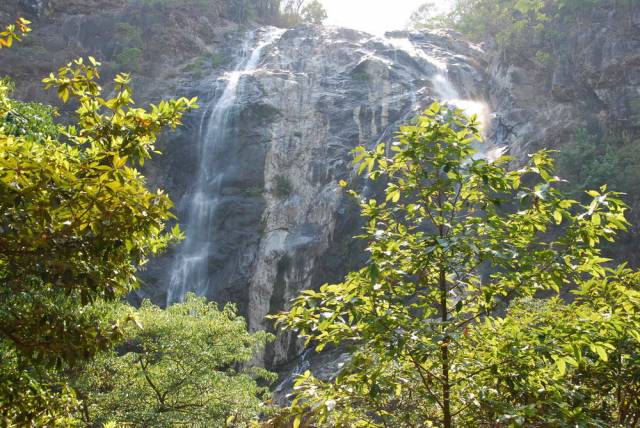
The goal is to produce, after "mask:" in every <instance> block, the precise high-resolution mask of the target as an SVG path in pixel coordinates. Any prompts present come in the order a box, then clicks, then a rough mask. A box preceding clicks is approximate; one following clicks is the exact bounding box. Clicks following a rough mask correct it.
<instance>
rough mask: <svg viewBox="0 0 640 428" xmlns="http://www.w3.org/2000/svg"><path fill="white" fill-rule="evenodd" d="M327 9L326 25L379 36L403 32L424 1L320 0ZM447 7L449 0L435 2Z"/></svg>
mask: <svg viewBox="0 0 640 428" xmlns="http://www.w3.org/2000/svg"><path fill="white" fill-rule="evenodd" d="M320 1H321V2H322V4H323V5H324V7H325V8H326V9H327V14H328V15H329V19H328V20H327V24H329V25H338V26H340V27H347V28H354V29H356V30H362V31H366V32H368V33H373V34H378V35H382V34H384V32H385V31H391V30H402V29H404V28H405V27H406V25H407V24H408V22H409V17H410V16H411V13H412V12H413V11H415V10H416V9H417V8H418V7H420V5H422V4H423V3H425V0H320ZM436 1H437V2H438V3H442V5H443V6H444V5H446V4H447V3H448V1H449V0H436Z"/></svg>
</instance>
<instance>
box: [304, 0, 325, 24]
mask: <svg viewBox="0 0 640 428" xmlns="http://www.w3.org/2000/svg"><path fill="white" fill-rule="evenodd" d="M326 19H327V11H326V10H325V8H324V6H322V3H320V2H319V1H318V0H313V1H311V2H309V3H307V4H306V5H305V7H304V8H303V9H302V20H303V21H305V22H309V23H311V24H315V25H322V23H323V22H324V21H325V20H326Z"/></svg>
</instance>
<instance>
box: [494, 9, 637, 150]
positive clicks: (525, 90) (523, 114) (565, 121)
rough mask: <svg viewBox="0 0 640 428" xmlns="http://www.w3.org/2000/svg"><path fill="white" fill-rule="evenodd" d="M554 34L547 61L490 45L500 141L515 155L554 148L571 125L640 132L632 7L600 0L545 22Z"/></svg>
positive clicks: (532, 48) (593, 129)
mask: <svg viewBox="0 0 640 428" xmlns="http://www.w3.org/2000/svg"><path fill="white" fill-rule="evenodd" d="M549 25H551V26H553V27H554V30H555V32H556V33H557V36H556V38H555V39H554V40H553V41H552V47H551V52H550V53H551V55H550V60H549V61H550V62H549V63H547V64H542V63H540V62H539V61H538V60H537V59H536V58H535V53H536V49H537V48H541V47H542V46H543V45H548V44H549V43H550V41H549V40H544V41H540V42H539V43H537V44H536V43H532V45H531V46H529V48H530V49H529V51H523V53H524V56H523V55H520V56H519V57H518V58H505V57H504V56H503V55H501V54H499V53H498V52H496V51H494V52H495V54H494V55H492V60H491V61H490V65H489V67H488V70H487V72H488V74H489V75H490V76H491V85H490V89H491V95H492V100H491V101H492V105H493V106H494V107H495V113H496V116H497V120H496V123H497V135H498V139H499V142H500V143H504V144H506V145H507V146H508V147H510V149H511V154H513V155H514V156H516V157H517V158H519V159H522V158H524V157H525V156H526V154H527V153H531V152H532V151H534V150H537V149H540V148H545V147H546V148H553V149H559V148H562V145H563V144H565V143H567V142H569V141H571V139H572V138H573V134H575V132H576V131H577V130H578V129H581V128H584V129H587V130H588V131H589V132H590V133H592V134H595V135H605V134H608V133H612V132H615V133H621V132H626V133H628V134H629V136H630V137H631V138H633V137H634V136H635V137H637V136H638V135H640V134H639V131H640V120H638V118H639V117H640V116H639V114H640V67H639V66H640V7H639V5H638V4H637V2H635V1H631V2H620V1H614V0H611V1H603V2H601V3H600V4H599V5H597V6H592V7H591V8H588V9H586V10H585V11H583V12H581V13H580V14H578V15H575V16H563V17H562V19H558V20H556V21H553V22H551V23H550V24H549Z"/></svg>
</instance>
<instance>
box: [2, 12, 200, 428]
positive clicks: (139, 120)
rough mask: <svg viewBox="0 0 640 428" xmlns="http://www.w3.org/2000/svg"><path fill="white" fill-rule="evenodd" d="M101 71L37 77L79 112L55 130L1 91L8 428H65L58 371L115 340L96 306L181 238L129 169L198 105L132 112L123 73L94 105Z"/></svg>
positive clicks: (40, 110) (163, 201)
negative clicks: (21, 427)
mask: <svg viewBox="0 0 640 428" xmlns="http://www.w3.org/2000/svg"><path fill="white" fill-rule="evenodd" d="M23 22H24V21H23ZM12 37H14V38H15V36H12ZM7 43H8V42H7ZM98 66H99V64H98V63H97V62H96V61H95V60H94V59H93V58H90V59H89V61H88V62H86V63H85V61H83V60H76V61H74V62H73V63H70V64H68V65H67V66H65V67H62V68H61V69H60V70H59V72H58V73H57V74H53V73H52V74H51V75H50V76H49V77H48V78H47V79H45V83H46V86H47V88H56V89H57V92H58V95H59V96H60V98H61V99H62V100H63V101H65V102H66V101H68V100H69V99H74V102H76V103H77V105H78V107H77V110H76V111H77V115H78V117H77V123H76V124H74V125H70V126H66V127H57V129H56V127H54V126H53V125H52V123H53V122H52V121H53V118H52V116H53V110H52V109H51V108H49V107H46V106H42V105H38V104H24V103H19V102H16V101H14V100H11V99H10V98H9V90H10V88H9V87H8V86H7V84H6V81H2V83H1V84H0V230H1V231H2V235H0V279H1V282H2V286H1V287H0V299H1V300H2V302H3V303H2V311H0V352H1V353H2V355H1V360H2V362H3V363H2V364H3V371H2V382H1V386H0V412H1V413H2V415H3V417H4V418H5V423H6V424H9V425H11V424H14V423H15V424H18V425H23V424H27V423H30V424H36V425H55V424H56V423H59V424H62V425H64V424H66V422H65V421H66V418H67V417H69V414H68V412H69V409H70V408H71V407H72V401H73V393H72V392H71V391H68V388H67V387H66V386H65V385H64V384H59V382H58V381H56V379H55V376H54V374H55V371H56V369H58V368H60V367H62V366H65V365H73V364H75V363H77V362H79V361H81V360H84V359H87V358H90V357H91V356H93V355H95V354H96V353H97V352H99V351H102V350H104V349H107V348H108V347H109V345H110V344H111V343H112V342H113V341H114V340H117V339H118V338H120V337H121V329H120V328H119V324H118V323H115V324H114V323H104V322H100V320H101V316H100V313H99V311H98V310H97V308H96V307H95V306H94V305H93V302H95V301H96V300H100V299H102V300H106V301H111V300H115V299H118V298H120V297H121V296H123V295H124V294H126V293H128V292H129V291H130V290H132V289H133V288H134V287H135V286H136V285H137V279H136V276H135V275H136V271H137V269H138V268H139V267H140V266H142V265H144V264H145V262H146V260H147V259H148V257H150V256H151V255H153V254H157V253H158V252H160V251H162V250H163V249H164V248H166V246H167V245H168V244H169V243H170V242H172V241H174V240H176V239H177V238H179V237H180V232H179V230H178V229H177V228H175V229H174V230H173V231H172V232H171V233H166V232H164V229H165V222H166V221H167V220H168V219H170V218H171V217H172V215H171V213H170V209H171V207H172V205H171V201H170V200H169V198H168V197H167V196H166V195H165V194H164V193H163V192H162V191H158V192H151V191H149V190H148V189H147V188H146V186H145V181H144V178H143V177H142V176H141V174H140V173H139V172H138V170H137V169H136V167H137V166H138V165H141V164H142V163H143V162H144V160H145V159H148V158H149V157H150V156H151V153H153V152H154V151H155V149H154V143H155V141H156V138H157V137H158V135H159V134H160V132H162V130H163V129H164V128H166V127H171V128H175V127H176V126H178V125H179V124H180V119H181V117H182V115H183V114H184V113H185V112H186V111H188V110H190V109H192V108H193V107H195V100H187V99H179V100H171V101H163V102H161V103H160V104H158V105H155V106H151V108H150V109H149V110H145V109H143V108H136V107H134V105H133V99H132V97H131V94H132V92H131V89H130V87H129V86H128V84H129V77H128V76H127V75H118V76H117V77H116V78H115V84H116V85H115V90H114V94H115V95H114V96H113V97H112V98H107V99H105V98H102V95H101V88H100V86H99V85H98V83H97V82H96V79H97V78H99V70H98ZM52 405H54V407H56V408H52V407H51V406H52Z"/></svg>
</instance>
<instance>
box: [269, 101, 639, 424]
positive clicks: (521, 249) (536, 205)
mask: <svg viewBox="0 0 640 428" xmlns="http://www.w3.org/2000/svg"><path fill="white" fill-rule="evenodd" d="M477 125H478V124H477V122H476V119H475V118H471V119H467V118H466V117H464V115H463V114H462V113H461V112H460V111H451V110H448V109H447V108H444V107H443V106H440V105H438V104H434V105H432V106H431V107H430V108H429V109H428V110H427V111H426V112H425V113H424V115H423V116H422V117H420V118H418V119H417V122H416V124H415V125H412V126H404V127H401V128H400V132H399V133H398V135H397V141H396V142H394V143H393V145H392V146H391V151H392V152H393V155H392V156H389V155H387V150H386V147H385V146H384V145H379V146H378V147H377V148H375V149H374V150H373V151H367V150H365V149H364V148H358V149H356V151H355V154H356V157H355V161H356V163H357V164H358V165H359V171H360V172H363V171H367V172H368V178H370V179H371V180H383V181H384V183H386V188H385V192H384V197H383V198H372V199H367V198H364V197H363V196H361V195H359V194H358V193H356V192H354V191H351V192H350V193H351V194H352V195H353V196H355V197H356V198H357V199H358V200H359V202H360V207H361V212H362V214H363V216H364V217H365V218H366V226H365V228H364V233H363V235H362V236H361V238H363V239H366V241H367V243H368V247H367V251H368V252H369V253H370V258H369V262H368V265H367V266H366V267H365V268H363V269H361V270H359V271H357V272H352V273H351V274H349V275H348V276H347V277H346V278H345V281H344V282H342V283H339V284H332V285H324V286H322V287H321V288H320V290H319V291H314V290H310V291H305V292H303V293H302V294H301V295H300V296H299V297H298V298H297V299H295V301H294V303H293V306H292V308H291V309H290V310H289V311H287V312H284V313H281V314H279V315H277V316H276V317H275V318H276V319H277V321H278V322H279V323H280V324H282V325H283V326H284V327H285V328H289V329H294V330H295V331H296V332H298V334H299V335H300V336H301V337H304V338H306V340H307V343H308V344H311V343H313V344H315V346H316V349H317V350H318V351H320V350H322V349H324V348H325V347H326V346H330V345H335V346H337V345H341V346H347V347H351V349H352V350H353V356H352V360H351V362H350V363H349V364H348V365H347V366H346V367H345V368H344V370H343V371H342V372H341V373H340V374H339V375H338V377H337V378H336V379H335V381H333V382H322V381H319V380H318V379H315V378H314V377H313V375H312V374H311V373H306V374H305V375H304V376H302V377H301V378H300V379H299V380H298V382H297V387H296V388H297V392H296V394H297V395H296V398H295V399H294V402H293V410H292V411H293V413H294V414H297V415H298V418H300V417H301V415H303V414H305V413H310V415H308V416H309V417H311V418H312V419H313V420H314V421H316V422H317V423H318V424H320V425H322V424H324V425H326V426H371V427H378V426H380V427H392V426H393V427H403V426H406V427H413V426H430V424H431V425H436V426H444V427H451V426H453V425H454V424H455V423H456V421H458V422H462V421H463V420H464V419H463V418H462V416H464V415H465V411H466V410H467V409H469V408H470V407H472V406H473V404H474V400H476V396H477V394H476V392H477V391H475V389H474V388H475V384H474V382H475V379H476V378H479V377H481V376H482V375H483V373H485V371H490V370H491V368H492V367H495V366H496V364H502V365H507V367H508V368H513V367H514V366H513V365H509V364H510V358H512V357H514V358H517V357H518V355H519V350H518V349H511V353H510V354H508V355H507V356H506V357H505V358H504V359H503V360H501V361H499V362H496V361H495V360H491V361H487V360H480V361H478V359H477V358H476V356H475V355H474V353H473V352H466V351H467V350H468V345H467V344H468V342H467V341H468V338H467V335H468V334H471V332H472V331H473V329H474V328H475V327H476V325H477V324H478V322H479V321H480V320H483V319H487V320H491V319H492V317H498V315H499V313H500V312H501V311H504V310H505V308H506V307H508V305H509V303H510V302H511V301H513V299H515V298H523V297H532V296H535V295H536V294H539V293H553V294H558V293H559V292H560V291H561V290H565V289H566V288H567V287H569V286H571V285H573V286H574V287H575V286H577V287H582V286H585V287H586V285H585V284H588V283H589V281H598V280H602V279H603V278H605V277H606V274H607V273H606V269H605V268H604V267H603V265H604V264H605V263H606V262H607V261H608V260H607V259H605V258H603V257H601V255H600V249H599V248H598V245H599V243H600V241H602V240H612V239H614V237H615V235H616V232H617V231H619V230H623V229H625V228H626V227H627V221H626V220H625V218H624V211H625V206H624V204H623V203H622V202H621V201H620V200H618V199H617V198H616V194H615V193H609V192H607V191H606V188H603V189H601V190H600V191H599V192H596V191H591V192H590V196H591V200H590V201H589V202H588V203H586V204H585V205H580V204H579V203H577V202H576V201H573V200H569V199H565V198H563V196H562V194H561V193H560V192H559V191H558V189H557V185H558V183H559V182H560V179H559V178H558V177H556V176H554V174H553V160H552V158H551V156H550V153H549V152H546V151H541V152H538V153H536V154H534V155H531V157H530V162H529V163H528V164H527V165H525V166H524V167H522V168H521V169H518V170H516V171H509V170H507V168H506V165H507V162H508V158H504V157H503V158H500V159H497V160H494V161H491V160H487V159H484V158H483V157H482V156H479V155H478V153H477V150H476V149H475V148H474V147H476V145H477V144H478V141H479V140H480V137H479V135H478V128H477ZM342 184H343V185H346V183H342ZM569 339H570V338H568V340H569ZM567 343H571V344H574V342H567ZM575 345H576V346H577V347H578V348H579V349H582V348H581V347H583V346H589V345H587V344H586V342H585V343H583V342H575ZM559 361H560V360H558V361H556V366H557V367H558V368H559V369H560V368H561V365H562V363H561V362H559ZM298 420H299V419H298ZM472 426H474V425H472Z"/></svg>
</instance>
